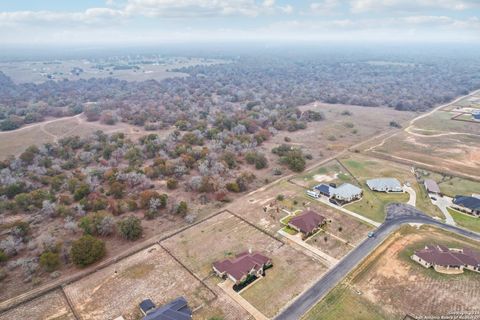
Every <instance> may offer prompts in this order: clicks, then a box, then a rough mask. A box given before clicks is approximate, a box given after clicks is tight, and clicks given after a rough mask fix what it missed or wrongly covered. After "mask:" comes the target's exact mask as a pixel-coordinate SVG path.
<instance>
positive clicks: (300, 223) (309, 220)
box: [288, 210, 325, 234]
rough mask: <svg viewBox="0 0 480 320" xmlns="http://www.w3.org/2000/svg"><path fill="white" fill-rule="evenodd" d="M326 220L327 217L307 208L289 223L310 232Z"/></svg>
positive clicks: (301, 230)
mask: <svg viewBox="0 0 480 320" xmlns="http://www.w3.org/2000/svg"><path fill="white" fill-rule="evenodd" d="M324 221H325V217H324V216H322V215H319V214H318V213H316V212H315V211H312V210H307V211H304V212H303V213H301V214H299V215H298V216H296V217H293V218H292V219H291V220H290V222H289V223H288V224H291V225H292V226H295V227H296V228H298V230H300V232H302V233H305V234H309V233H310V232H312V231H313V230H315V229H316V228H317V227H318V226H319V225H321V224H322V223H323V222H324Z"/></svg>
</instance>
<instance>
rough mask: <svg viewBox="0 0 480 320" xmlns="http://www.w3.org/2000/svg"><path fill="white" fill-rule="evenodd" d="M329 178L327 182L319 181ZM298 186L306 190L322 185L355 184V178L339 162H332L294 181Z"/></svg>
mask: <svg viewBox="0 0 480 320" xmlns="http://www.w3.org/2000/svg"><path fill="white" fill-rule="evenodd" d="M321 176H323V177H328V178H327V180H328V181H327V180H324V181H319V180H320V179H318V178H319V177H321ZM292 181H293V182H294V183H296V184H299V185H302V186H304V187H306V188H309V189H311V188H313V187H314V186H316V185H318V184H320V183H335V184H342V183H346V182H348V183H353V181H354V180H353V178H352V177H351V176H350V175H349V174H348V173H347V172H346V171H345V169H344V168H342V166H341V165H340V163H338V161H336V160H333V161H330V162H328V163H326V164H324V165H322V166H321V167H318V168H315V169H313V170H310V171H308V172H306V173H304V174H302V175H300V176H297V177H295V178H293V179H292Z"/></svg>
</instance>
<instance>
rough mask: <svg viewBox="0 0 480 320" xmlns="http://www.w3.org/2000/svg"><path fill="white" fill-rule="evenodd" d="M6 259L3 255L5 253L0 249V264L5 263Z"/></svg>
mask: <svg viewBox="0 0 480 320" xmlns="http://www.w3.org/2000/svg"><path fill="white" fill-rule="evenodd" d="M7 259H8V257H7V255H6V254H5V252H4V251H3V250H2V249H0V262H5V261H7Z"/></svg>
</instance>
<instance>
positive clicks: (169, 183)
mask: <svg viewBox="0 0 480 320" xmlns="http://www.w3.org/2000/svg"><path fill="white" fill-rule="evenodd" d="M177 186H178V181H177V180H176V179H174V178H169V179H168V180H167V188H168V189H170V190H173V189H176V188H177Z"/></svg>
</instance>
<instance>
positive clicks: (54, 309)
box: [0, 290, 75, 320]
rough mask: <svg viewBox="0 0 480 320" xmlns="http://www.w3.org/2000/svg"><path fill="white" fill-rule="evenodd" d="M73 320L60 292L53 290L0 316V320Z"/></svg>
mask: <svg viewBox="0 0 480 320" xmlns="http://www.w3.org/2000/svg"><path fill="white" fill-rule="evenodd" d="M15 319H25V320H36V319H49V320H74V319H75V317H74V315H73V313H72V311H71V310H70V307H69V306H68V303H67V300H66V299H65V297H64V296H63V294H62V292H61V291H60V290H55V291H52V292H50V293H47V294H45V295H43V296H40V297H38V298H36V299H34V300H32V301H29V302H26V303H24V304H21V305H19V306H18V307H16V308H15V309H12V310H10V311H7V312H5V313H3V314H0V320H15Z"/></svg>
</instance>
